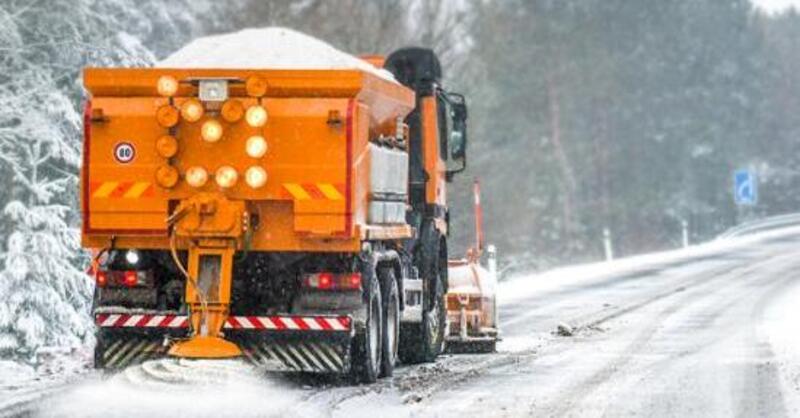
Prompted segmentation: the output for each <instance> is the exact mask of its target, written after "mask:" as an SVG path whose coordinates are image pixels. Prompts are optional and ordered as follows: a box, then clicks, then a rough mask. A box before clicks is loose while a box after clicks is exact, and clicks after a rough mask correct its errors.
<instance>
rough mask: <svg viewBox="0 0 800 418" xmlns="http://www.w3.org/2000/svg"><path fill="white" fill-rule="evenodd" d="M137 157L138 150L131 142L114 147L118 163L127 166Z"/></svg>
mask: <svg viewBox="0 0 800 418" xmlns="http://www.w3.org/2000/svg"><path fill="white" fill-rule="evenodd" d="M135 156H136V148H134V147H133V145H132V144H131V143H130V142H120V143H118V144H117V145H115V146H114V158H115V159H116V160H117V162H119V163H122V164H127V163H129V162H131V161H133V157H135Z"/></svg>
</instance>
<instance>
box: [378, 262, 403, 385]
mask: <svg viewBox="0 0 800 418" xmlns="http://www.w3.org/2000/svg"><path fill="white" fill-rule="evenodd" d="M379 274H380V278H381V284H382V286H381V296H382V299H383V327H382V331H383V338H382V340H383V341H382V344H381V347H382V354H383V355H382V357H381V359H382V361H381V377H391V376H392V375H393V374H394V366H395V364H396V363H397V352H398V350H399V341H400V294H399V290H398V287H397V279H396V278H395V275H394V269H393V268H391V267H386V268H382V269H381V270H380V272H379Z"/></svg>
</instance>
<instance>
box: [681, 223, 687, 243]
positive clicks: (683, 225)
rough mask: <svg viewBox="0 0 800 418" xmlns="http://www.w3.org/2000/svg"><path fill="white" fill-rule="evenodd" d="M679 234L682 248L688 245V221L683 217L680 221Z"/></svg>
mask: <svg viewBox="0 0 800 418" xmlns="http://www.w3.org/2000/svg"><path fill="white" fill-rule="evenodd" d="M681 234H682V237H683V248H686V247H688V246H689V222H687V221H686V220H685V219H684V220H682V221H681Z"/></svg>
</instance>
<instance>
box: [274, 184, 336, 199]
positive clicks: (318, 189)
mask: <svg viewBox="0 0 800 418" xmlns="http://www.w3.org/2000/svg"><path fill="white" fill-rule="evenodd" d="M283 188H284V190H285V191H286V194H287V195H288V196H289V197H291V198H292V199H294V200H344V198H345V193H344V192H343V190H344V185H343V184H333V183H308V184H300V183H284V184H283Z"/></svg>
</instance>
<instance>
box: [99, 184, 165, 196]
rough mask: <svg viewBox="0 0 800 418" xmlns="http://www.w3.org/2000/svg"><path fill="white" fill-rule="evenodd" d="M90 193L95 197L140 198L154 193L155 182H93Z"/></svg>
mask: <svg viewBox="0 0 800 418" xmlns="http://www.w3.org/2000/svg"><path fill="white" fill-rule="evenodd" d="M90 195H91V197H92V198H94V199H116V198H122V199H138V198H141V197H150V196H152V195H153V183H150V182H147V181H136V182H120V181H104V182H99V183H92V184H91V193H90Z"/></svg>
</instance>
